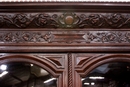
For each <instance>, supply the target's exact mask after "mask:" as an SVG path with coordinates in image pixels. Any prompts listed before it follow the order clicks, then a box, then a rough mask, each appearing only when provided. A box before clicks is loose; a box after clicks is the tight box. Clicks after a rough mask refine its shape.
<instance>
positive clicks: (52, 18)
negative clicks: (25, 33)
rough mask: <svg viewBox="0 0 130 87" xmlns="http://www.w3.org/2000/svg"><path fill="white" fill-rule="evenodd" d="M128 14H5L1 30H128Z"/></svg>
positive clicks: (2, 16) (0, 23) (129, 20)
mask: <svg viewBox="0 0 130 87" xmlns="http://www.w3.org/2000/svg"><path fill="white" fill-rule="evenodd" d="M129 24H130V14H125V13H122V14H118V13H108V14H105V13H96V14H91V13H84V14H83V13H79V12H76V13H73V12H65V13H54V14H52V13H51V14H50V13H7V14H2V13H1V14H0V27H1V28H3V27H4V28H7V27H8V28H67V29H68V28H69V29H72V28H130V25H129Z"/></svg>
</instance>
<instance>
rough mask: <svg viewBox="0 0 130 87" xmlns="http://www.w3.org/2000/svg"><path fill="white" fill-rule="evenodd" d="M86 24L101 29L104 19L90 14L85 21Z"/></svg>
mask: <svg viewBox="0 0 130 87" xmlns="http://www.w3.org/2000/svg"><path fill="white" fill-rule="evenodd" d="M86 22H87V24H88V25H89V26H90V27H101V26H102V25H103V23H104V19H103V18H102V16H101V15H98V14H91V15H89V16H88V18H87V19H86Z"/></svg>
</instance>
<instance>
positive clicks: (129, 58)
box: [74, 54, 130, 87]
mask: <svg viewBox="0 0 130 87" xmlns="http://www.w3.org/2000/svg"><path fill="white" fill-rule="evenodd" d="M74 57H75V58H74V61H75V63H74V67H75V68H74V69H75V77H76V78H77V80H76V81H75V82H76V83H77V84H76V85H77V86H76V87H83V86H85V87H86V86H90V85H91V86H94V85H95V83H94V82H91V83H89V82H88V83H86V82H85V83H82V81H85V78H89V75H90V73H92V72H94V70H95V69H97V68H100V66H101V65H103V64H104V65H103V66H104V67H103V68H104V69H105V68H106V69H107V66H105V64H106V65H109V64H110V65H111V64H113V63H114V64H116V63H119V64H118V65H122V64H125V63H126V65H125V66H126V68H129V64H130V63H129V62H130V55H129V54H75V55H74ZM123 66H124V65H123ZM121 67H122V66H119V68H121ZM115 68H116V66H115ZM119 72H120V71H119ZM125 73H127V72H125ZM129 74H130V73H129ZM90 77H91V76H90ZM92 77H93V76H92ZM99 77H100V76H98V77H97V78H99ZM101 77H102V76H101ZM126 77H127V76H126ZM126 77H125V79H127V78H126ZM84 84H85V85H84ZM128 85H129V83H128ZM95 87H98V86H95ZM102 87H104V86H102ZM107 87H108V84H107ZM110 87H112V86H110ZM113 87H118V86H117V85H116V86H113Z"/></svg>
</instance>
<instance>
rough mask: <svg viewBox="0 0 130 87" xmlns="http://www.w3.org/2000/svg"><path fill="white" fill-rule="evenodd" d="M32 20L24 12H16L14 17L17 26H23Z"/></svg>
mask: <svg viewBox="0 0 130 87" xmlns="http://www.w3.org/2000/svg"><path fill="white" fill-rule="evenodd" d="M32 20H33V19H30V18H29V17H28V16H27V15H26V14H17V15H15V17H14V25H15V26H16V27H19V28H25V27H27V26H28V25H29V24H30V23H31V21H32Z"/></svg>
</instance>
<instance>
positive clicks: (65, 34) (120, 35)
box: [0, 31, 130, 44]
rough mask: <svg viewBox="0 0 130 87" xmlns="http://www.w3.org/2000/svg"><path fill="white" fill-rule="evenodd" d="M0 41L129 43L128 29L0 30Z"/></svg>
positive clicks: (129, 33)
mask: <svg viewBox="0 0 130 87" xmlns="http://www.w3.org/2000/svg"><path fill="white" fill-rule="evenodd" d="M0 43H50V44H53V43H66V44H73V43H84V44H90V43H118V44H120V43H130V31H122V32H121V31H1V32H0Z"/></svg>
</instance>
